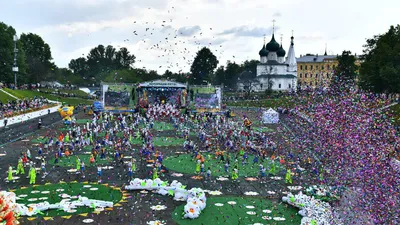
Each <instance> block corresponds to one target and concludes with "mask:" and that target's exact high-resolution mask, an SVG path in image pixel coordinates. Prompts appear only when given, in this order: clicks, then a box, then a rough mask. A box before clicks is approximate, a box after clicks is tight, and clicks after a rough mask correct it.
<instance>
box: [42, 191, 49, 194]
mask: <svg viewBox="0 0 400 225" xmlns="http://www.w3.org/2000/svg"><path fill="white" fill-rule="evenodd" d="M41 193H42V194H48V193H50V191H42V192H41Z"/></svg>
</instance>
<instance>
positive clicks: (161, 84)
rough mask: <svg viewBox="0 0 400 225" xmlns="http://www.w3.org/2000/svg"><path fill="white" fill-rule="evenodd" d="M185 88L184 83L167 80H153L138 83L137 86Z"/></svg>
mask: <svg viewBox="0 0 400 225" xmlns="http://www.w3.org/2000/svg"><path fill="white" fill-rule="evenodd" d="M150 87H152V88H163V87H167V88H186V84H182V83H179V82H174V81H167V80H153V81H149V82H144V83H140V84H138V88H150Z"/></svg>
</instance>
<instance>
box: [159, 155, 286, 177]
mask: <svg viewBox="0 0 400 225" xmlns="http://www.w3.org/2000/svg"><path fill="white" fill-rule="evenodd" d="M204 157H205V158H206V160H205V162H204V168H205V170H207V168H208V167H210V169H211V175H212V176H227V175H229V176H230V175H231V171H232V170H233V167H234V163H233V162H234V160H235V155H234V154H230V159H231V165H230V167H229V173H226V172H225V170H224V165H225V162H220V161H219V160H217V159H214V155H210V157H208V156H206V155H205V156H204ZM209 158H211V159H209ZM253 158H254V156H252V155H249V161H248V163H246V164H245V165H244V166H242V161H241V159H239V163H238V164H239V166H238V169H239V176H241V177H256V176H258V175H259V171H260V167H259V165H260V163H261V160H260V159H259V163H256V164H253ZM163 163H164V165H165V166H166V167H167V168H169V169H170V170H173V171H176V172H179V173H188V174H195V172H196V162H195V161H193V160H192V155H189V154H182V155H179V156H169V157H166V158H165V159H164V161H163ZM271 163H272V161H271V160H269V159H268V160H265V161H264V163H262V164H263V165H264V166H265V167H266V168H267V174H268V170H269V168H270V165H271ZM278 164H279V163H277V162H275V165H276V171H277V172H278V171H280V168H281V167H280V166H279V165H278Z"/></svg>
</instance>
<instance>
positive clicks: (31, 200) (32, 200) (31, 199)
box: [28, 198, 38, 202]
mask: <svg viewBox="0 0 400 225" xmlns="http://www.w3.org/2000/svg"><path fill="white" fill-rule="evenodd" d="M37 200H38V199H37V198H30V199H28V201H30V202H34V201H37Z"/></svg>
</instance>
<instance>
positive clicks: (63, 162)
mask: <svg viewBox="0 0 400 225" xmlns="http://www.w3.org/2000/svg"><path fill="white" fill-rule="evenodd" d="M78 157H79V159H80V160H82V161H83V162H84V163H85V167H86V168H87V167H92V166H97V165H106V164H108V163H110V162H111V161H113V159H112V158H110V157H108V158H106V159H100V156H98V157H97V160H96V161H95V163H90V155H89V154H87V155H78ZM49 164H50V165H56V164H55V163H54V159H51V160H49ZM57 165H59V166H61V167H68V168H76V156H75V155H70V156H69V157H62V158H60V159H59V161H58V164H57Z"/></svg>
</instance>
